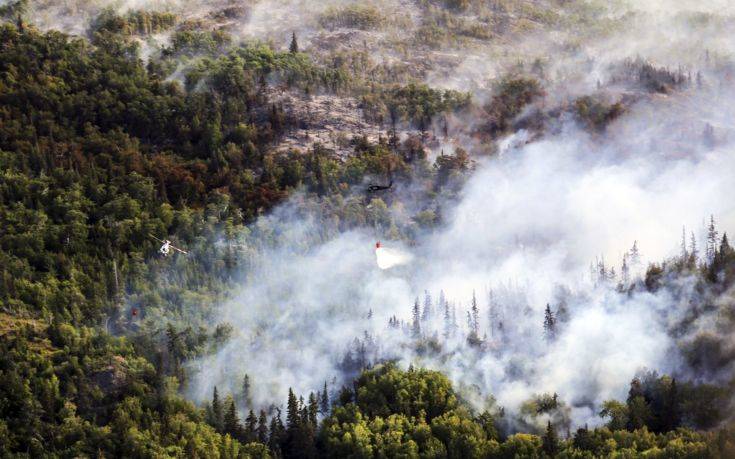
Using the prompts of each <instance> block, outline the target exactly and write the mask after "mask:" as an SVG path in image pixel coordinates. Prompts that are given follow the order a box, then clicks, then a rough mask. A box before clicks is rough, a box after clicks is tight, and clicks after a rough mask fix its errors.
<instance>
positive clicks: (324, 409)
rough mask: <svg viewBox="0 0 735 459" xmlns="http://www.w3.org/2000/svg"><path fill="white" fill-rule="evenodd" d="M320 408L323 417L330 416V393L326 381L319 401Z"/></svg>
mask: <svg viewBox="0 0 735 459" xmlns="http://www.w3.org/2000/svg"><path fill="white" fill-rule="evenodd" d="M319 406H320V411H321V413H322V415H324V416H327V415H328V414H329V392H328V391H327V382H326V381H324V390H323V391H322V396H321V397H320V400H319Z"/></svg>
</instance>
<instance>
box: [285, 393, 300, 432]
mask: <svg viewBox="0 0 735 459" xmlns="http://www.w3.org/2000/svg"><path fill="white" fill-rule="evenodd" d="M299 421H300V417H299V402H298V399H297V398H296V395H294V393H293V390H292V389H291V388H290V387H289V388H288V401H287V403H286V429H291V428H294V427H296V426H297V425H298V424H299Z"/></svg>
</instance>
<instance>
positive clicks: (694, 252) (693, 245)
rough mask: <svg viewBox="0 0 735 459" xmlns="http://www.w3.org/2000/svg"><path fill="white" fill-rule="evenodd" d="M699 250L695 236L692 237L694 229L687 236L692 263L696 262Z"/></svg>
mask: <svg viewBox="0 0 735 459" xmlns="http://www.w3.org/2000/svg"><path fill="white" fill-rule="evenodd" d="M698 255H699V251H698V250H697V238H696V237H694V231H692V232H691V236H690V237H689V257H690V259H691V260H692V261H693V264H696V263H697V256H698Z"/></svg>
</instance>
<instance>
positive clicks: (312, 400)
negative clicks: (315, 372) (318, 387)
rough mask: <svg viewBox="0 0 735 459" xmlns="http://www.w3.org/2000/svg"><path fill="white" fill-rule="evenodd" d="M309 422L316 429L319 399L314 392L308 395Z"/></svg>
mask: <svg viewBox="0 0 735 459" xmlns="http://www.w3.org/2000/svg"><path fill="white" fill-rule="evenodd" d="M308 411H309V422H310V423H311V425H312V426H313V427H314V428H315V429H316V426H317V415H318V414H319V398H318V397H317V395H316V394H315V393H314V392H310V393H309V405H308Z"/></svg>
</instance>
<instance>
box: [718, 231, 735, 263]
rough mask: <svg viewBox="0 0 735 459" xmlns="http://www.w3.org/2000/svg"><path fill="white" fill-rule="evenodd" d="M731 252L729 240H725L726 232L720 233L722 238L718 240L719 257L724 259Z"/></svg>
mask: <svg viewBox="0 0 735 459" xmlns="http://www.w3.org/2000/svg"><path fill="white" fill-rule="evenodd" d="M732 253H733V249H732V247H731V246H730V241H728V240H727V233H722V240H721V241H720V250H719V254H720V258H722V260H723V261H724V260H725V258H726V257H728V256H730V255H731V254H732Z"/></svg>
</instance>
